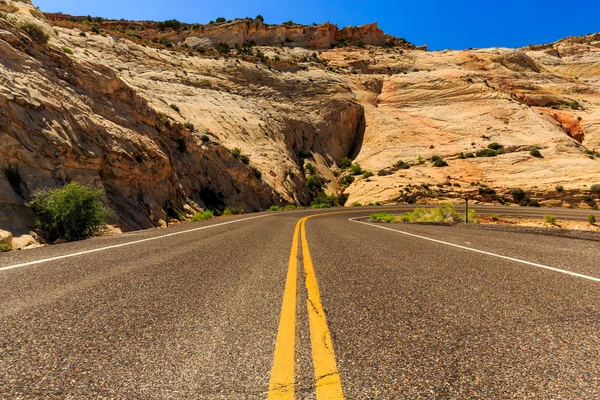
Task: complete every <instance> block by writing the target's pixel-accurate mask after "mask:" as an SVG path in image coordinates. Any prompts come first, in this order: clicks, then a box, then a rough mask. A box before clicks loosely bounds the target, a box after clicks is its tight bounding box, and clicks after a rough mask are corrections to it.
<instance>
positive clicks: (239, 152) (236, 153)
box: [231, 147, 242, 158]
mask: <svg viewBox="0 0 600 400" xmlns="http://www.w3.org/2000/svg"><path fill="white" fill-rule="evenodd" d="M231 155H232V156H234V157H235V158H240V156H241V155H242V150H240V149H239V148H238V147H236V148H234V149H233V150H231Z"/></svg>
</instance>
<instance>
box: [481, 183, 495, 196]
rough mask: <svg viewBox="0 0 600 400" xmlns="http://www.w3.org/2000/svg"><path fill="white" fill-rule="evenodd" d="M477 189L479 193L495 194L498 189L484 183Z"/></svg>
mask: <svg viewBox="0 0 600 400" xmlns="http://www.w3.org/2000/svg"><path fill="white" fill-rule="evenodd" d="M477 191H478V192H479V194H495V193H496V191H495V190H494V189H492V188H491V187H489V186H486V185H483V186H480V187H479V188H478V189H477Z"/></svg>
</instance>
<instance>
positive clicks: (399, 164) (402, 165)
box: [394, 160, 410, 169]
mask: <svg viewBox="0 0 600 400" xmlns="http://www.w3.org/2000/svg"><path fill="white" fill-rule="evenodd" d="M394 167H396V168H400V169H409V168H410V165H408V163H406V162H404V161H402V160H400V161H398V162H397V163H396V164H394Z"/></svg>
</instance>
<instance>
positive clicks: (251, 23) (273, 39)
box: [46, 14, 403, 49]
mask: <svg viewBox="0 0 600 400" xmlns="http://www.w3.org/2000/svg"><path fill="white" fill-rule="evenodd" d="M46 15H47V17H48V19H50V20H51V21H53V23H54V24H56V25H58V26H63V27H69V26H71V23H72V22H84V21H86V17H73V16H71V15H65V14H46ZM99 26H101V27H102V28H104V29H107V30H114V29H122V30H126V29H131V28H134V29H136V30H137V31H138V35H139V36H140V37H142V38H143V39H148V40H150V39H155V38H159V37H166V38H168V39H169V40H171V41H173V42H175V43H185V44H186V45H188V46H190V47H197V46H200V45H201V46H202V47H208V46H207V45H208V44H210V45H209V46H210V47H214V46H215V45H216V44H218V43H227V44H228V45H230V46H232V47H233V46H235V45H236V44H241V43H244V42H254V43H256V45H258V46H281V47H302V48H307V49H328V48H330V47H332V46H336V45H338V44H351V45H356V44H358V43H361V44H364V45H374V46H383V45H385V44H387V43H388V42H390V41H391V42H392V43H393V42H396V41H397V42H398V43H403V42H402V41H398V39H396V38H393V37H391V36H387V35H385V33H384V32H383V31H382V30H381V29H379V27H378V25H377V23H373V24H368V25H363V26H359V27H354V26H351V27H345V28H342V29H339V28H338V26H337V25H334V24H330V23H324V24H322V25H313V26H305V25H299V24H294V23H286V24H282V25H267V24H264V23H263V22H261V21H258V20H253V19H243V20H242V19H237V20H235V21H229V22H224V23H214V24H209V25H199V26H190V28H189V29H183V28H178V29H176V30H165V29H162V28H159V27H158V24H156V23H140V22H128V21H101V22H99Z"/></svg>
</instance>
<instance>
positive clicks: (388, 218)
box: [369, 212, 398, 222]
mask: <svg viewBox="0 0 600 400" xmlns="http://www.w3.org/2000/svg"><path fill="white" fill-rule="evenodd" d="M369 218H370V219H371V221H381V222H398V220H397V218H396V216H395V215H390V214H388V213H386V212H382V213H377V214H371V216H370V217H369Z"/></svg>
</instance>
